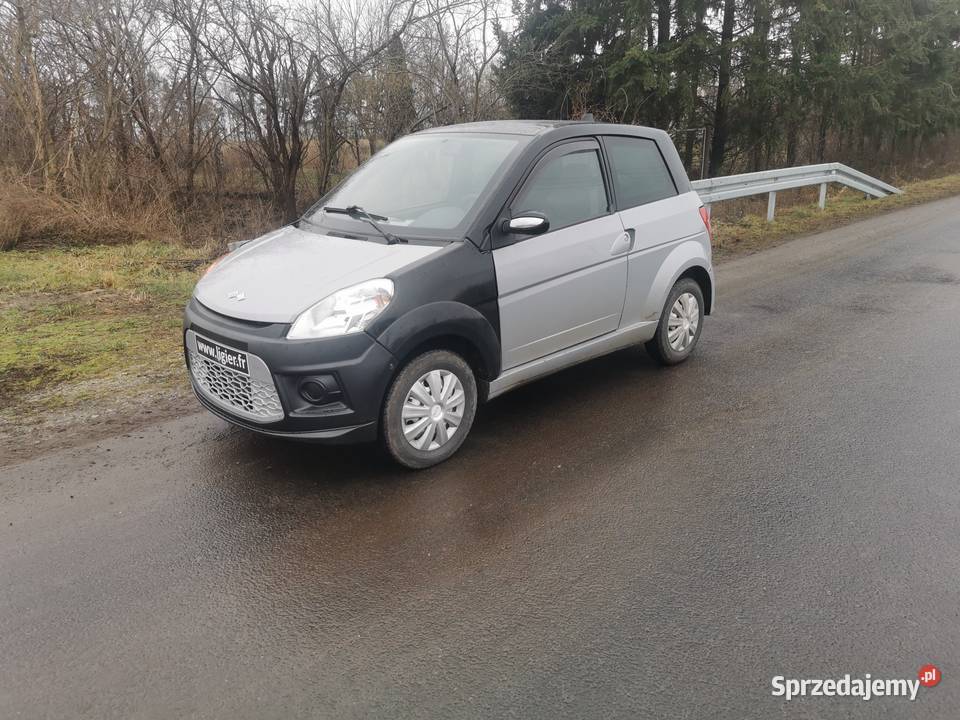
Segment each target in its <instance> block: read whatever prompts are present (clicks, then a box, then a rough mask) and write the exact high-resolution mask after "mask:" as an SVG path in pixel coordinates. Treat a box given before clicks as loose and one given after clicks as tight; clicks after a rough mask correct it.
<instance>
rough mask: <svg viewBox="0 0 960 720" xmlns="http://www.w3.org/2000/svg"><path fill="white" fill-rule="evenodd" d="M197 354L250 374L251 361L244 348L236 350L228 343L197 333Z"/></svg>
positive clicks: (231, 368)
mask: <svg viewBox="0 0 960 720" xmlns="http://www.w3.org/2000/svg"><path fill="white" fill-rule="evenodd" d="M196 343H197V354H198V355H201V356H202V357H205V358H207V359H208V360H213V361H214V362H215V363H217V364H219V365H222V366H223V367H225V368H229V369H230V370H234V371H236V372H239V373H243V374H244V375H249V374H250V363H249V361H248V359H247V353H245V352H243V351H242V350H235V349H233V348H231V347H227V346H226V345H221V344H220V343H218V342H214V341H213V340H209V339H207V338H205V337H203V335H199V334H196Z"/></svg>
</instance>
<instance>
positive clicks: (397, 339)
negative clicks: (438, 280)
mask: <svg viewBox="0 0 960 720" xmlns="http://www.w3.org/2000/svg"><path fill="white" fill-rule="evenodd" d="M442 337H455V338H458V339H459V340H461V341H462V342H465V343H468V344H469V345H470V346H471V347H472V348H473V349H475V350H476V352H477V355H478V356H479V359H480V361H481V363H482V365H483V367H482V375H483V379H485V380H492V379H494V378H495V377H497V375H499V374H500V340H499V339H498V338H497V333H496V331H495V330H494V329H493V326H491V325H490V322H489V321H488V320H487V319H486V318H485V317H484V316H483V315H481V314H480V313H479V312H478V311H477V310H474V309H473V308H472V307H470V306H469V305H464V304H463V303H458V302H451V301H443V302H434V303H428V304H426V305H421V306H420V307H417V308H414V309H413V310H411V311H410V312H408V313H405V314H404V315H401V316H400V317H399V318H397V319H396V320H394V321H393V322H392V323H391V324H390V325H389V326H388V327H387V328H386V329H385V330H384V331H383V332H381V333H380V335H378V336H377V342H379V343H380V344H381V345H383V346H384V347H386V348H387V350H389V351H390V352H391V353H393V355H394V356H395V357H397V358H399V359H402V358H405V357H407V356H408V355H409V354H410V353H411V352H412V351H413V350H415V349H416V348H417V347H418V346H420V345H424V344H427V343H430V342H431V341H433V340H437V339H439V338H442Z"/></svg>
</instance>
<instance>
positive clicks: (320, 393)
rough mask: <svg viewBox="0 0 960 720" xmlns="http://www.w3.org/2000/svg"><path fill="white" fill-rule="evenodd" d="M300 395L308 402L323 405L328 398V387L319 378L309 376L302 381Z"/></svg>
mask: <svg viewBox="0 0 960 720" xmlns="http://www.w3.org/2000/svg"><path fill="white" fill-rule="evenodd" d="M300 397H302V398H303V399H304V400H306V401H307V402H308V403H313V404H314V405H321V404H322V403H323V402H324V400H326V399H327V388H326V386H325V385H324V384H323V383H322V382H320V381H319V380H314V379H313V378H309V379H307V380H304V381H303V382H301V383H300Z"/></svg>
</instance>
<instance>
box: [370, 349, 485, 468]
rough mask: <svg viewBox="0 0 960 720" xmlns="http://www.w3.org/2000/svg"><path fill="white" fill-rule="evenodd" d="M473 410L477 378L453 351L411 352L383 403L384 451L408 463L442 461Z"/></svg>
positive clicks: (463, 433) (453, 447)
mask: <svg viewBox="0 0 960 720" xmlns="http://www.w3.org/2000/svg"><path fill="white" fill-rule="evenodd" d="M476 412H477V381H476V379H475V378H474V376H473V371H472V370H471V369H470V366H469V365H468V364H467V362H466V361H465V360H464V359H463V358H462V357H460V356H459V355H457V354H456V353H452V352H449V351H447V350H432V351H430V352H427V353H424V354H423V355H420V356H418V357H415V358H414V359H413V360H411V361H410V362H409V363H407V365H406V366H405V367H404V368H403V370H401V371H400V373H399V374H398V375H397V377H396V378H395V379H394V381H393V384H392V385H391V386H390V390H389V391H388V392H387V399H386V402H385V403H384V406H383V418H382V428H383V430H382V437H383V444H384V446H385V447H386V449H387V452H389V453H390V455H392V456H393V458H394V460H396V461H397V462H399V463H400V464H401V465H405V466H406V467H408V468H414V469H419V468H426V467H430V466H431V465H436V464H437V463H441V462H443V461H444V460H446V459H447V458H449V457H450V456H451V455H453V454H454V453H455V452H456V451H457V450H458V449H459V448H460V446H461V445H462V444H463V441H464V440H465V439H466V437H467V433H469V432H470V428H471V427H472V426H473V418H474V415H475V414H476Z"/></svg>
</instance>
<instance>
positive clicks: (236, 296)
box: [227, 290, 247, 302]
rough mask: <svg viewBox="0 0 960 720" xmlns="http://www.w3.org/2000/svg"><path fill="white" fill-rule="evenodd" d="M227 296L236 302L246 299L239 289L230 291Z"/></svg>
mask: <svg viewBox="0 0 960 720" xmlns="http://www.w3.org/2000/svg"><path fill="white" fill-rule="evenodd" d="M227 297H228V298H230V299H231V300H236V301H237V302H240V301H241V300H246V299H247V296H246V295H244V294H243V291H241V290H234V291H233V292H232V293H230V294H229V295H227Z"/></svg>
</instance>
